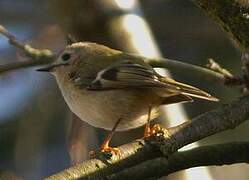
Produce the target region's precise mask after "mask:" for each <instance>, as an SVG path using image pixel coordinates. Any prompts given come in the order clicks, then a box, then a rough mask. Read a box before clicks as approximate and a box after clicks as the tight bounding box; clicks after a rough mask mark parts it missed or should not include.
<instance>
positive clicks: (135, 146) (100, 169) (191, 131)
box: [47, 95, 249, 180]
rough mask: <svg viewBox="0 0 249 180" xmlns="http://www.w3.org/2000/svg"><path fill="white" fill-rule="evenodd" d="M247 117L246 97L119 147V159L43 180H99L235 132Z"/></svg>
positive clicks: (83, 165) (87, 163) (82, 166)
mask: <svg viewBox="0 0 249 180" xmlns="http://www.w3.org/2000/svg"><path fill="white" fill-rule="evenodd" d="M248 117H249V96H248V95H247V96H244V97H242V98H240V99H238V100H236V101H234V102H233V103H231V104H229V105H223V106H222V107H220V108H218V109H216V110H213V111H210V112H207V113H204V114H202V115H200V116H198V117H196V118H194V119H193V120H192V121H188V122H186V123H183V124H181V125H179V126H176V127H172V128H169V129H168V131H165V130H163V131H162V134H159V135H158V136H152V137H150V138H148V139H146V140H142V139H140V140H137V141H134V142H132V143H129V144H125V145H123V146H121V147H120V150H121V152H122V156H121V157H120V158H117V157H115V156H113V157H110V158H106V156H105V155H103V154H101V155H100V157H99V158H98V159H91V160H88V161H85V162H83V163H81V164H78V165H76V166H73V167H70V168H68V169H65V170H64V171H62V172H59V173H57V174H55V175H52V176H50V177H48V178H47V179H54V180H55V179H63V178H66V179H70V178H83V179H84V178H85V179H88V178H101V177H103V176H107V175H110V174H113V173H114V172H115V173H116V172H118V171H120V170H123V169H124V168H127V167H131V166H134V165H136V164H139V163H141V162H143V161H145V160H149V159H152V158H155V157H159V156H162V154H163V155H164V156H165V157H168V156H170V155H171V154H172V153H174V152H176V151H177V150H178V149H179V148H181V147H183V146H185V145H187V144H190V143H192V142H195V141H197V140H200V139H203V138H205V137H207V136H210V135H212V134H215V133H218V132H221V131H224V130H227V129H232V128H235V127H236V126H238V125H239V124H241V123H242V122H244V121H246V120H247V119H248ZM161 153H162V154H161Z"/></svg>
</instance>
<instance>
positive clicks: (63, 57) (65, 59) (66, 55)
mask: <svg viewBox="0 0 249 180" xmlns="http://www.w3.org/2000/svg"><path fill="white" fill-rule="evenodd" d="M70 58H71V54H69V53H65V54H63V55H62V56H61V59H62V60H63V61H68V60H69V59H70Z"/></svg>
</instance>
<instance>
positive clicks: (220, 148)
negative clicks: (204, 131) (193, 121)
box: [107, 142, 249, 180]
mask: <svg viewBox="0 0 249 180" xmlns="http://www.w3.org/2000/svg"><path fill="white" fill-rule="evenodd" d="M248 151H249V142H233V143H226V144H218V145H209V146H202V147H197V148H194V149H191V150H187V151H183V152H176V153H174V154H172V156H170V157H169V158H168V159H167V158H165V157H159V158H155V159H152V160H148V161H145V162H143V163H141V164H138V165H136V166H134V167H131V168H128V169H124V170H123V171H120V172H118V173H116V174H113V175H110V176H108V177H107V179H111V180H115V179H117V180H118V179H129V178H130V179H145V178H149V177H157V178H159V177H162V176H167V175H169V174H170V173H174V172H177V171H180V170H184V169H188V168H192V167H198V166H214V165H215V166H217V165H218V166H220V165H229V164H234V163H249V153H248Z"/></svg>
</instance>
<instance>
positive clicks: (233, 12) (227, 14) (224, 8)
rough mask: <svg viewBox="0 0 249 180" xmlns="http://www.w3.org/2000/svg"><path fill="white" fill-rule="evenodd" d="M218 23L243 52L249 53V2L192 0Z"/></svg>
mask: <svg viewBox="0 0 249 180" xmlns="http://www.w3.org/2000/svg"><path fill="white" fill-rule="evenodd" d="M192 2H194V3H195V4H196V5H197V6H199V7H200V8H202V9H203V10H204V11H205V12H207V14H208V15H209V16H210V17H211V18H213V20H214V21H216V22H217V23H218V24H219V25H220V26H221V27H222V28H223V30H224V31H225V32H227V33H228V35H229V37H230V38H231V39H232V41H233V42H235V44H236V45H237V46H238V47H239V49H241V50H242V51H249V33H248V32H249V1H245V0H226V1H224V0H215V1H210V0H192Z"/></svg>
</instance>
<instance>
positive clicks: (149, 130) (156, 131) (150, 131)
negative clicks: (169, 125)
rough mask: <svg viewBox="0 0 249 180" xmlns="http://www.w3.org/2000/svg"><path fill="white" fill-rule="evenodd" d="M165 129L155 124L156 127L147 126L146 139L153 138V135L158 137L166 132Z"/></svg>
mask: <svg viewBox="0 0 249 180" xmlns="http://www.w3.org/2000/svg"><path fill="white" fill-rule="evenodd" d="M165 130H166V129H165V128H162V127H161V126H160V125H159V124H155V125H154V126H152V127H150V126H147V125H146V126H145V129H144V138H146V137H149V136H152V135H158V134H161V133H163V132H164V131H165Z"/></svg>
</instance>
